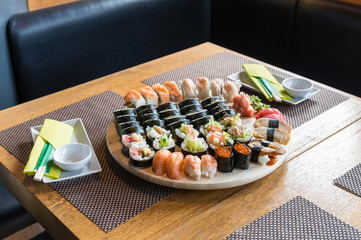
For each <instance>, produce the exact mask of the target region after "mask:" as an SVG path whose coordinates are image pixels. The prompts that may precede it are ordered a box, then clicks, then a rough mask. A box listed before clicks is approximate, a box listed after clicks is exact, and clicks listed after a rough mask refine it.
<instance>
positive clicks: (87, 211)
mask: <svg viewBox="0 0 361 240" xmlns="http://www.w3.org/2000/svg"><path fill="white" fill-rule="evenodd" d="M123 105H124V99H123V97H122V96H120V95H118V94H116V93H115V92H112V91H107V92H104V93H101V94H98V95H95V96H92V97H90V98H87V99H84V100H82V101H79V102H76V103H74V104H71V105H68V106H66V107H63V108H60V109H58V110H55V111H53V112H50V113H47V114H45V115H42V116H39V117H37V118H35V119H32V120H29V121H27V122H24V123H22V124H19V125H17V126H14V127H11V128H8V129H6V130H3V131H1V132H0V144H1V145H2V146H3V147H4V148H5V149H6V150H7V151H9V152H10V153H11V154H12V155H14V156H15V157H16V158H17V159H19V160H20V161H21V162H22V163H24V164H25V163H26V162H27V160H28V157H29V154H30V151H31V149H32V147H33V142H32V139H31V134H30V127H31V126H37V125H41V124H43V122H44V119H45V118H51V119H55V120H58V121H65V120H69V119H74V118H81V119H82V121H83V124H84V126H85V129H86V131H87V133H88V136H89V138H90V141H91V143H92V145H93V148H94V151H95V153H96V155H97V157H98V159H99V162H100V165H101V167H102V171H101V172H100V173H98V174H93V175H89V176H85V177H81V178H76V179H72V180H67V181H63V182H55V183H51V184H49V185H50V186H51V187H52V188H53V189H55V190H56V191H58V192H59V193H60V194H61V195H62V196H63V197H64V198H66V199H67V200H68V201H69V202H70V203H71V204H73V205H74V206H75V207H76V208H77V209H79V210H80V211H81V212H82V213H83V214H84V215H86V216H87V217H88V218H89V219H91V220H92V221H93V222H94V223H95V224H96V225H98V226H99V227H100V228H101V229H103V230H104V231H105V232H109V231H111V230H112V229H114V228H115V227H117V226H119V225H120V224H122V223H124V222H125V221H127V220H129V219H130V218H132V217H134V216H135V215H137V214H138V213H140V212H141V211H143V210H145V209H147V208H148V207H150V206H152V205H153V204H154V203H156V202H158V201H160V200H161V199H163V198H164V197H166V196H168V195H169V194H170V193H172V192H173V191H174V189H171V188H167V187H162V186H159V185H156V184H153V183H150V182H147V181H144V180H142V179H140V178H138V177H136V176H134V175H132V174H130V173H128V172H127V171H126V170H125V169H124V168H122V167H121V166H120V165H119V164H118V163H117V162H116V161H115V160H114V159H113V158H112V156H111V155H110V153H109V151H108V149H107V146H106V139H105V137H106V133H107V130H108V126H109V124H110V122H111V121H112V119H113V118H114V117H113V111H114V110H116V109H119V108H122V107H123ZM134 202H136V203H137V204H133V203H134Z"/></svg>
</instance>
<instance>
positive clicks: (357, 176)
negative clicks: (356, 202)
mask: <svg viewBox="0 0 361 240" xmlns="http://www.w3.org/2000/svg"><path fill="white" fill-rule="evenodd" d="M333 183H334V184H335V185H336V186H338V187H341V188H343V189H345V190H347V191H349V192H351V193H353V194H356V195H358V196H360V197H361V163H360V164H358V165H356V166H355V167H353V168H352V169H351V170H349V171H348V172H346V173H345V174H344V175H342V176H341V177H338V178H336V179H335V180H333Z"/></svg>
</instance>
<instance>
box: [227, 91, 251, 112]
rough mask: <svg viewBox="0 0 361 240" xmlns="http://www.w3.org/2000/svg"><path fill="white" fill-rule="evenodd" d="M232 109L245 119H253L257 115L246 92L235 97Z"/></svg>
mask: <svg viewBox="0 0 361 240" xmlns="http://www.w3.org/2000/svg"><path fill="white" fill-rule="evenodd" d="M232 108H233V109H234V110H236V112H237V113H240V114H241V116H243V117H253V116H254V115H256V113H257V112H256V111H255V110H254V109H253V107H252V105H251V99H250V97H249V96H248V94H247V93H244V92H241V93H240V94H239V95H236V96H234V97H233V105H232Z"/></svg>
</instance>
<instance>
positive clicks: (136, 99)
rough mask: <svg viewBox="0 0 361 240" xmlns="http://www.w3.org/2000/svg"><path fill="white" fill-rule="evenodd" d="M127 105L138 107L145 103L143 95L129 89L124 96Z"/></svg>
mask: <svg viewBox="0 0 361 240" xmlns="http://www.w3.org/2000/svg"><path fill="white" fill-rule="evenodd" d="M124 100H125V101H126V102H127V105H128V106H129V107H136V108H137V107H139V106H142V105H145V104H146V101H145V99H144V97H143V96H142V95H141V94H140V93H139V92H137V91H135V90H130V91H129V92H128V93H127V94H126V95H125V97H124Z"/></svg>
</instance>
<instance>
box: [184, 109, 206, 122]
mask: <svg viewBox="0 0 361 240" xmlns="http://www.w3.org/2000/svg"><path fill="white" fill-rule="evenodd" d="M207 113H208V111H207V110H206V109H203V110H200V111H198V112H192V113H187V114H186V115H185V116H186V117H187V119H189V120H190V121H193V120H195V119H197V118H201V117H205V116H207Z"/></svg>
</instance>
